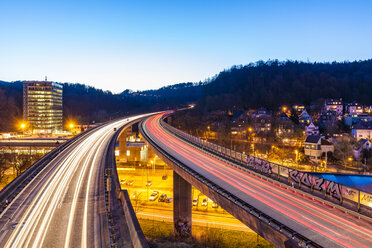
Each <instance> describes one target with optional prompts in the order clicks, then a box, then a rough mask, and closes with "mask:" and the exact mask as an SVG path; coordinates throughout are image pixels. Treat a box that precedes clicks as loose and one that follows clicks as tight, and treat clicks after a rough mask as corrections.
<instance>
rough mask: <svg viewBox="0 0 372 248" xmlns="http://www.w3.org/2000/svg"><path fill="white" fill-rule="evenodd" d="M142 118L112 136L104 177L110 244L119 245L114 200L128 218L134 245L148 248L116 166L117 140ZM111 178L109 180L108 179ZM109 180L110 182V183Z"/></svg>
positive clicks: (112, 245) (138, 247)
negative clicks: (113, 206)
mask: <svg viewBox="0 0 372 248" xmlns="http://www.w3.org/2000/svg"><path fill="white" fill-rule="evenodd" d="M139 121H140V120H134V121H131V122H129V123H127V124H125V125H124V126H122V127H120V128H119V129H118V130H116V132H115V134H114V135H113V136H112V138H111V140H110V143H109V146H108V148H107V151H106V160H105V171H107V172H108V173H105V177H104V185H105V202H106V214H107V223H108V227H109V228H108V232H109V237H110V246H111V247H117V246H118V244H117V243H116V240H117V239H116V237H117V235H118V230H117V229H118V226H117V225H115V220H114V218H113V215H112V209H111V205H110V203H111V202H113V201H119V202H116V204H118V203H120V204H118V205H120V206H121V208H122V210H123V212H124V216H125V219H126V223H127V225H128V229H129V236H130V239H131V241H132V245H133V246H134V247H135V248H148V247H149V246H148V244H147V241H146V238H145V236H144V234H143V232H142V229H141V227H140V225H139V223H138V219H137V216H136V214H135V212H134V210H133V206H132V204H131V202H130V199H129V196H128V192H127V191H126V190H121V186H120V181H119V176H118V173H117V168H116V161H115V144H116V141H117V139H118V137H119V135H120V134H121V132H122V131H123V129H125V128H127V127H129V126H131V125H133V124H134V123H136V122H139ZM107 179H109V180H107ZM108 182H109V183H108Z"/></svg>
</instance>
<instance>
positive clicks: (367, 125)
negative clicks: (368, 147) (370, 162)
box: [351, 121, 372, 141]
mask: <svg viewBox="0 0 372 248" xmlns="http://www.w3.org/2000/svg"><path fill="white" fill-rule="evenodd" d="M351 134H352V135H353V137H354V139H356V140H357V141H359V140H360V139H369V140H371V139H372V121H361V122H359V123H358V124H356V125H355V126H352V129H351Z"/></svg>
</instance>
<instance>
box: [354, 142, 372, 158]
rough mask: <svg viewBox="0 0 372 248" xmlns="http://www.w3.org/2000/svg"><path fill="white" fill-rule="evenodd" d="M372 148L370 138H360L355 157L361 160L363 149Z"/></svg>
mask: <svg viewBox="0 0 372 248" xmlns="http://www.w3.org/2000/svg"><path fill="white" fill-rule="evenodd" d="M371 149H372V143H371V141H370V140H367V139H360V140H359V141H358V142H357V143H356V144H355V146H354V151H353V152H354V157H355V158H356V160H360V159H361V158H362V152H363V150H367V151H370V150H371Z"/></svg>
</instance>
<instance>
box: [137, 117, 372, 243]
mask: <svg viewBox="0 0 372 248" xmlns="http://www.w3.org/2000/svg"><path fill="white" fill-rule="evenodd" d="M161 118H162V114H158V115H156V116H153V117H150V118H148V119H147V120H146V122H145V123H144V126H145V131H146V132H147V134H148V135H149V137H150V138H151V139H152V140H153V141H154V142H156V144H157V145H159V146H160V147H161V148H162V149H164V150H165V151H166V152H167V153H168V154H169V155H171V156H173V157H175V158H177V159H178V160H179V161H181V162H182V163H183V164H185V165H187V166H188V167H190V168H192V169H194V170H195V171H197V172H198V173H199V174H201V175H202V176H204V177H206V178H208V179H209V180H211V181H213V182H214V183H215V184H217V185H219V186H221V187H223V188H224V189H225V190H227V191H228V192H230V193H231V194H233V195H235V196H237V197H239V198H240V199H242V200H244V201H245V202H247V203H249V204H250V205H252V206H254V207H255V208H257V209H259V210H260V211H262V212H263V213H265V214H267V215H269V216H271V217H272V218H275V219H276V220H278V221H280V222H281V223H283V224H285V225H286V226H288V227H290V228H292V229H293V230H295V231H296V232H298V233H300V234H302V235H304V236H305V237H307V238H308V239H310V240H312V241H314V242H316V243H318V244H319V245H321V246H323V247H365V248H367V247H372V223H371V222H368V221H366V220H363V219H358V218H357V217H354V215H351V214H347V213H344V212H343V211H341V210H338V209H337V208H336V209H334V208H333V207H332V206H330V205H327V204H322V203H320V202H317V201H313V200H311V199H309V198H307V197H304V196H302V195H300V194H293V193H292V192H290V191H289V190H287V189H284V188H280V187H279V186H277V185H274V184H272V183H270V182H267V181H265V180H262V179H260V178H258V177H256V176H254V175H251V174H249V173H247V172H245V171H243V170H240V169H237V168H235V167H232V166H230V165H229V164H227V163H224V162H223V161H221V160H218V159H216V158H214V157H211V156H209V155H208V154H206V153H203V152H202V151H201V150H199V149H197V148H195V147H192V146H190V145H189V144H187V143H186V142H184V141H182V140H180V139H179V138H177V137H175V136H173V135H171V134H170V133H168V132H167V131H165V130H164V129H163V128H162V127H161V126H160V124H159V121H160V119H161ZM231 214H233V213H231Z"/></svg>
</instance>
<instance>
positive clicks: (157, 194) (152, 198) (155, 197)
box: [149, 191, 159, 201]
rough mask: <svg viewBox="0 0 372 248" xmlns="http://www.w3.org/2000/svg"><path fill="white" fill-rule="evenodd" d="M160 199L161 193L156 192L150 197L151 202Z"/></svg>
mask: <svg viewBox="0 0 372 248" xmlns="http://www.w3.org/2000/svg"><path fill="white" fill-rule="evenodd" d="M158 197H159V191H154V192H153V193H152V194H151V195H150V197H149V200H150V201H155V200H156V199H158Z"/></svg>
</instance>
